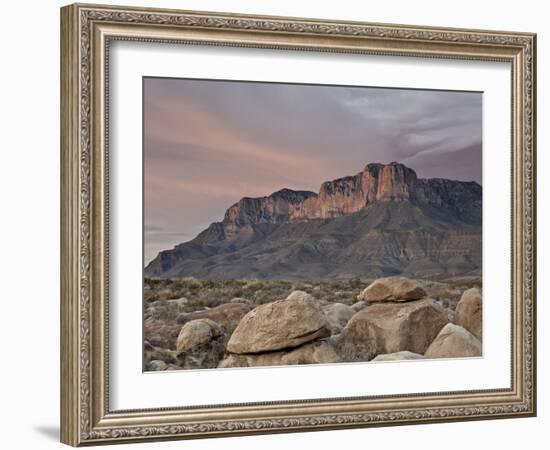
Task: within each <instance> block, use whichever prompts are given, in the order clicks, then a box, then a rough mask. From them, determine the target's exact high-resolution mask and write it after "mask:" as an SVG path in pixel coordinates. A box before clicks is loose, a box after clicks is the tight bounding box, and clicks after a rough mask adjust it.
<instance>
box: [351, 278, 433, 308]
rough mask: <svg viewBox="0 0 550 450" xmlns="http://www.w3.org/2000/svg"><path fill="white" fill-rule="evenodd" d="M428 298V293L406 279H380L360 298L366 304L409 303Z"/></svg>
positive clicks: (414, 282)
mask: <svg viewBox="0 0 550 450" xmlns="http://www.w3.org/2000/svg"><path fill="white" fill-rule="evenodd" d="M424 297H426V291H425V290H424V289H423V288H421V287H420V286H419V285H418V283H417V282H416V281H415V280H411V279H410V278H405V277H388V278H379V279H378V280H375V281H373V282H372V283H371V284H370V285H369V286H367V287H366V288H365V289H364V290H363V292H361V293H360V294H359V295H358V296H357V299H358V300H363V301H364V302H385V301H392V302H407V301H410V300H420V299H421V298H424Z"/></svg>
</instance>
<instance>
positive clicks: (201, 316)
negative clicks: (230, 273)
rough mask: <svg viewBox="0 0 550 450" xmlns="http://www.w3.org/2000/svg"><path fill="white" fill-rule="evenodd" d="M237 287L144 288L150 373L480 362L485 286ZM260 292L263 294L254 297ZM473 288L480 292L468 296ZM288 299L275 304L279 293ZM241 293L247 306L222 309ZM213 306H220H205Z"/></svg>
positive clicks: (236, 303) (186, 284) (399, 281)
mask: <svg viewBox="0 0 550 450" xmlns="http://www.w3.org/2000/svg"><path fill="white" fill-rule="evenodd" d="M233 283H234V284H233V285H231V286H230V287H231V288H230V289H228V286H225V285H218V284H216V283H214V282H211V281H203V282H201V281H198V280H195V279H184V280H180V281H179V282H173V281H162V282H159V281H150V282H149V283H148V284H146V289H145V299H144V302H145V304H144V319H145V322H144V330H145V342H144V369H145V370H147V371H154V370H176V369H207V368H216V367H220V368H230V367H254V366H277V365H293V364H316V363H341V362H358V361H389V360H406V359H424V358H455V357H475V356H481V352H482V350H481V349H482V346H481V340H482V298H481V290H480V286H479V280H475V279H468V278H465V279H461V280H452V281H447V282H427V281H422V280H412V279H408V278H404V277H388V278H380V279H377V280H374V281H372V282H371V283H370V284H369V285H368V286H367V287H364V285H363V287H360V285H361V284H362V282H361V281H360V280H352V281H349V282H335V283H332V284H327V283H324V284H323V283H318V284H317V285H315V284H314V283H305V284H303V285H301V286H296V285H293V284H291V283H290V282H278V283H273V282H272V283H271V284H269V285H266V284H265V283H261V282H257V281H256V282H255V281H252V282H250V281H234V282H233ZM254 283H255V284H256V289H254V288H253V289H250V287H251V286H253V285H254ZM258 283H259V284H260V287H258V286H257V285H258ZM468 285H470V286H472V285H473V286H476V285H477V287H469V288H466V289H465V287H466V286H468ZM208 286H209V287H208ZM298 287H300V288H302V289H296V288H298ZM330 287H332V288H333V289H330ZM335 287H338V288H340V289H342V290H339V291H337V290H335V289H334V288H335ZM346 289H347V290H346ZM288 291H290V293H289V294H288V295H286V296H285V297H284V298H279V299H278V300H275V301H269V297H270V296H271V295H274V294H273V293H274V292H278V293H279V294H278V296H280V295H281V294H282V293H283V292H285V294H286V293H287V292H288ZM174 292H180V293H181V292H185V293H188V294H192V295H190V297H191V296H193V299H194V300H191V299H189V298H188V297H180V298H169V297H170V295H171V294H173V293H174ZM233 292H239V293H243V294H247V295H248V298H247V297H234V298H232V299H229V300H226V301H223V300H221V301H220V300H219V297H223V296H224V295H227V294H228V293H233ZM355 292H357V293H355ZM258 293H260V295H258ZM214 294H217V296H218V300H216V295H214ZM201 295H202V297H201ZM213 298H214V300H212V299H213ZM275 298H277V297H275ZM206 299H209V300H208V301H209V302H211V304H212V302H213V303H219V304H216V305H215V306H211V307H209V306H203V305H204V304H205V302H206Z"/></svg>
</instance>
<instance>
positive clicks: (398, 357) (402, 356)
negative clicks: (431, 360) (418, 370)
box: [373, 350, 424, 361]
mask: <svg viewBox="0 0 550 450" xmlns="http://www.w3.org/2000/svg"><path fill="white" fill-rule="evenodd" d="M410 359H424V355H419V354H418V353H413V352H409V351H407V350H405V351H402V352H397V353H386V354H384V355H378V356H376V357H375V358H374V359H373V361H403V360H410Z"/></svg>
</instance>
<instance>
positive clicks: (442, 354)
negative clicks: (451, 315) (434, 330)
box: [424, 323, 481, 358]
mask: <svg viewBox="0 0 550 450" xmlns="http://www.w3.org/2000/svg"><path fill="white" fill-rule="evenodd" d="M424 356H425V357H426V358H460V357H474V356H481V342H480V341H479V339H478V338H476V337H475V336H474V335H473V334H472V333H470V332H469V331H468V330H466V329H465V328H463V327H461V326H459V325H455V324H453V323H448V324H447V325H445V327H444V328H443V329H442V330H441V331H440V332H439V334H438V335H437V337H436V338H435V339H434V341H433V342H432V343H431V344H430V346H429V347H428V349H427V350H426V353H425V354H424Z"/></svg>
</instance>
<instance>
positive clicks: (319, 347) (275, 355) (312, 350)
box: [218, 340, 342, 368]
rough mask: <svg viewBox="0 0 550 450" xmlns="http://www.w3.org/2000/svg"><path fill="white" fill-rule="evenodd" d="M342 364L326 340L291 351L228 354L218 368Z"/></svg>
mask: <svg viewBox="0 0 550 450" xmlns="http://www.w3.org/2000/svg"><path fill="white" fill-rule="evenodd" d="M338 362H342V360H341V358H340V357H339V356H338V354H337V353H336V351H335V350H334V348H333V346H332V345H331V344H330V343H329V342H328V341H326V340H318V341H315V342H309V343H307V344H304V345H302V346H300V347H297V348H293V349H291V350H281V351H275V352H267V353H257V354H235V353H231V354H229V355H228V356H227V357H226V358H225V359H224V360H223V361H222V362H221V363H220V365H219V366H218V367H221V368H229V367H259V366H286V365H296V364H330V363H338Z"/></svg>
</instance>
